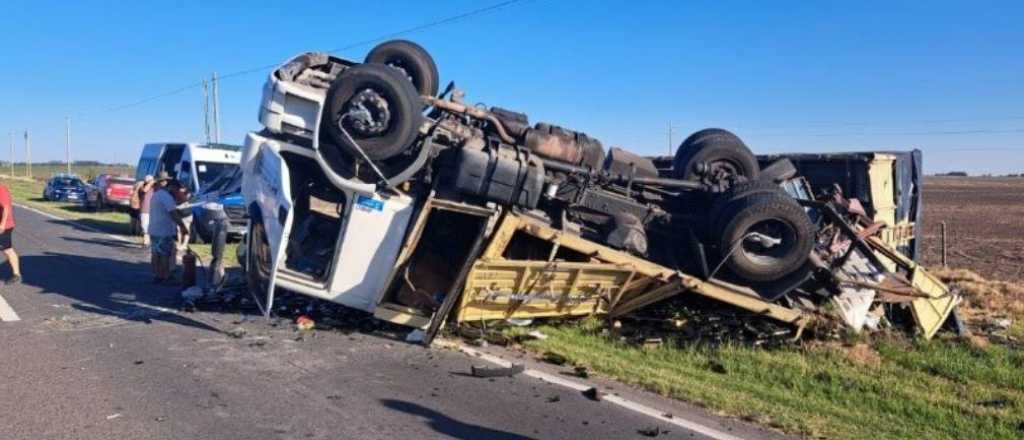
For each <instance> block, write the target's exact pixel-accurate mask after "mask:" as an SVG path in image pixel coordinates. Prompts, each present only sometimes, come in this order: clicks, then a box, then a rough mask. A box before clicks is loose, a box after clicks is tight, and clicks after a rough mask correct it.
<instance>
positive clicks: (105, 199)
mask: <svg viewBox="0 0 1024 440" xmlns="http://www.w3.org/2000/svg"><path fill="white" fill-rule="evenodd" d="M93 185H95V186H96V189H97V191H98V192H99V206H100V207H101V208H117V207H121V208H127V207H128V204H129V203H130V201H131V198H132V188H133V187H134V186H135V179H132V178H131V177H126V176H114V175H111V174H100V175H99V176H96V179H95V180H93Z"/></svg>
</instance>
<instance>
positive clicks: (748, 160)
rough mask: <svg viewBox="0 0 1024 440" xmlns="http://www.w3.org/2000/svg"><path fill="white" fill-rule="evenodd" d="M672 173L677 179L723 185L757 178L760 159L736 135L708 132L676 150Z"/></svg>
mask: <svg viewBox="0 0 1024 440" xmlns="http://www.w3.org/2000/svg"><path fill="white" fill-rule="evenodd" d="M672 169H673V173H674V174H675V176H676V178H677V179H683V180H699V181H703V182H704V183H708V184H715V183H719V182H721V181H723V180H725V179H727V178H729V177H735V176H742V177H745V178H746V179H747V180H753V179H754V178H755V177H757V173H758V171H759V170H760V169H759V167H758V165H757V158H756V157H754V153H751V152H750V149H749V148H747V146H746V144H744V143H743V141H742V140H740V138H739V137H737V136H736V135H735V134H732V133H731V132H729V131H727V130H723V129H721V128H706V129H704V130H701V131H698V132H696V133H694V134H691V135H690V136H689V137H687V138H686V139H685V140H683V143H682V144H680V145H679V149H678V150H676V155H675V158H674V159H673V161H672Z"/></svg>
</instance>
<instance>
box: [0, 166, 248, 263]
mask: <svg viewBox="0 0 1024 440" xmlns="http://www.w3.org/2000/svg"><path fill="white" fill-rule="evenodd" d="M33 171H34V168H33ZM0 182H3V184H4V185H7V187H8V188H9V189H10V191H11V198H12V199H14V201H15V202H17V203H21V204H24V205H27V206H30V207H32V208H35V209H38V210H40V211H43V212H46V213H49V214H53V215H56V216H58V217H61V218H65V219H68V220H73V221H75V222H76V223H79V224H82V225H85V226H89V227H91V228H93V229H97V230H100V231H103V232H106V233H108V234H113V235H121V236H126V237H127V236H128V213H127V212H124V211H117V210H102V211H92V210H88V209H85V208H83V207H81V206H79V205H77V204H73V203H62V202H48V201H45V200H43V187H44V186H45V183H44V182H43V181H39V180H23V179H3V180H0ZM132 238H136V237H132ZM139 241H140V243H141V239H139ZM189 247H190V248H191V249H192V250H193V251H194V252H195V253H196V254H197V255H199V257H200V258H202V260H203V262H205V263H209V261H210V252H211V249H210V245H208V244H192V245H190V246H189ZM237 247H238V244H237V243H228V246H227V248H226V249H225V250H224V253H225V256H224V264H225V266H226V267H234V266H237V265H238V261H237V259H236V258H235V249H236V248H237Z"/></svg>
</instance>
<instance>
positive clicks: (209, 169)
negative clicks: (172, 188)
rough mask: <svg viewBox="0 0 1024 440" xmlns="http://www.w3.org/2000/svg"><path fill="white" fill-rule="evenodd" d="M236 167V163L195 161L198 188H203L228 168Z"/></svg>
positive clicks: (233, 168)
mask: <svg viewBox="0 0 1024 440" xmlns="http://www.w3.org/2000/svg"><path fill="white" fill-rule="evenodd" d="M235 169H238V164H236V163H218V162H196V177H197V178H198V179H199V190H200V191H202V190H205V189H206V187H207V186H209V185H210V183H212V182H213V181H214V180H216V179H217V177H220V176H221V175H223V174H225V173H226V172H228V171H229V170H235Z"/></svg>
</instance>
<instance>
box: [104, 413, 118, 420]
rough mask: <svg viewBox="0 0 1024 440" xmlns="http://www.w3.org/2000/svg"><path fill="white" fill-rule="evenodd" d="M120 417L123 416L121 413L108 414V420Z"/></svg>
mask: <svg viewBox="0 0 1024 440" xmlns="http://www.w3.org/2000/svg"><path fill="white" fill-rule="evenodd" d="M119 417H121V413H115V414H111V415H109V416H107V420H114V419H116V418H119Z"/></svg>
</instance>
